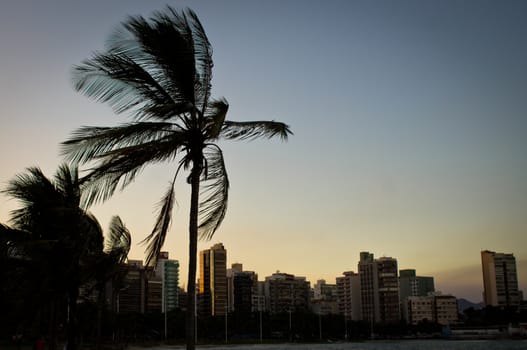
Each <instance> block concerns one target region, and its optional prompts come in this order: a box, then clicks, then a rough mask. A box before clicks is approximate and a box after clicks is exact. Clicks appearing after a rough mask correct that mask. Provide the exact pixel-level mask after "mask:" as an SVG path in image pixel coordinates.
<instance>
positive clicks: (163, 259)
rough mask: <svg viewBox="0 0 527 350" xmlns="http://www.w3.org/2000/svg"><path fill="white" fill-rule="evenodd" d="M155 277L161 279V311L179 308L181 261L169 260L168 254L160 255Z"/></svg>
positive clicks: (162, 253)
mask: <svg viewBox="0 0 527 350" xmlns="http://www.w3.org/2000/svg"><path fill="white" fill-rule="evenodd" d="M155 275H156V276H157V277H160V278H161V282H162V295H161V305H162V306H161V311H162V312H165V311H174V310H176V309H177V308H178V307H179V287H178V284H179V261H177V260H171V259H169V255H168V252H161V253H159V258H158V260H157V266H156V270H155Z"/></svg>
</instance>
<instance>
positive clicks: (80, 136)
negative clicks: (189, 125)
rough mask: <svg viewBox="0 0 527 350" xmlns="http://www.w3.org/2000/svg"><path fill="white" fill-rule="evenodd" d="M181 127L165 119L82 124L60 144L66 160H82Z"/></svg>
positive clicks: (137, 143) (173, 131) (135, 143)
mask: <svg viewBox="0 0 527 350" xmlns="http://www.w3.org/2000/svg"><path fill="white" fill-rule="evenodd" d="M179 130H181V128H180V127H179V126H178V125H177V124H174V123H167V122H137V123H130V124H122V125H119V126H114V127H92V126H84V127H81V128H79V129H77V130H75V131H74V132H73V134H72V137H70V139H68V140H67V141H65V142H63V143H62V154H63V155H65V156H66V159H68V160H70V161H73V162H79V163H86V162H88V161H90V160H92V159H93V158H96V157H100V156H102V155H104V154H105V153H107V152H110V151H111V150H113V149H116V148H120V147H128V146H134V145H139V144H143V143H146V142H151V141H155V140H159V139H163V138H165V137H168V136H169V135H171V134H173V133H177V132H178V131H179Z"/></svg>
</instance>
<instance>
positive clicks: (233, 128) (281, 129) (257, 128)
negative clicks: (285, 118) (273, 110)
mask: <svg viewBox="0 0 527 350" xmlns="http://www.w3.org/2000/svg"><path fill="white" fill-rule="evenodd" d="M292 134H293V133H292V132H291V130H290V129H289V126H288V125H287V124H284V123H281V122H275V121H251V122H233V121H229V120H226V121H225V122H224V123H223V128H222V130H221V136H222V137H224V138H226V139H228V140H253V139H256V138H260V137H265V138H272V137H275V136H278V137H280V138H281V139H282V140H284V141H285V140H287V137H288V136H289V135H292Z"/></svg>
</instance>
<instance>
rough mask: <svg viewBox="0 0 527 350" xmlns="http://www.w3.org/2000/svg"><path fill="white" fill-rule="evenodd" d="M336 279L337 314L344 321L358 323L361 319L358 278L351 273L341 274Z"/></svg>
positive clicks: (357, 275) (356, 274)
mask: <svg viewBox="0 0 527 350" xmlns="http://www.w3.org/2000/svg"><path fill="white" fill-rule="evenodd" d="M342 274H343V275H344V276H341V277H337V304H338V310H339V314H341V315H344V317H346V319H348V320H353V321H358V320H360V319H361V315H362V312H361V294H360V276H359V274H358V273H355V272H353V271H346V272H343V273H342Z"/></svg>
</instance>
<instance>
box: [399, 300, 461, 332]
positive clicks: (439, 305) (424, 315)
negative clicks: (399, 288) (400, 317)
mask: <svg viewBox="0 0 527 350" xmlns="http://www.w3.org/2000/svg"><path fill="white" fill-rule="evenodd" d="M404 307H405V308H406V309H407V311H406V314H407V315H408V319H407V321H408V323H409V324H412V325H417V324H419V323H423V322H434V323H438V324H440V325H449V324H452V323H456V322H457V321H458V308H457V299H456V297H454V296H452V295H442V294H440V293H431V294H430V295H428V296H410V297H408V298H406V299H405V304H404Z"/></svg>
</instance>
